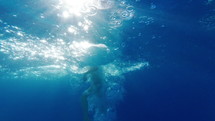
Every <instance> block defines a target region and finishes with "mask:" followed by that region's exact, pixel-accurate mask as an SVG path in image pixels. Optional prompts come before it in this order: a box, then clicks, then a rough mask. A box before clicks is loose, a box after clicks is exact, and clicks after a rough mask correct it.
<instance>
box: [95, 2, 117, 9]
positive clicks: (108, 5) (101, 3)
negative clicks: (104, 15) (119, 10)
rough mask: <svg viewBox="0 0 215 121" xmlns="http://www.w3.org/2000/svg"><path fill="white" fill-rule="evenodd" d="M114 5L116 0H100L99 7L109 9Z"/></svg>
mask: <svg viewBox="0 0 215 121" xmlns="http://www.w3.org/2000/svg"><path fill="white" fill-rule="evenodd" d="M113 5H114V0H99V2H98V6H97V7H98V8H99V9H109V8H111V7H113Z"/></svg>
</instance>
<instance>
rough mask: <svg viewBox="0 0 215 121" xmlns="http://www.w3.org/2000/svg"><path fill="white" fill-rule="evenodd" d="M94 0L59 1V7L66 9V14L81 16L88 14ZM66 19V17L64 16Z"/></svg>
mask: <svg viewBox="0 0 215 121" xmlns="http://www.w3.org/2000/svg"><path fill="white" fill-rule="evenodd" d="M93 1H95V0H61V1H60V3H61V5H62V6H63V7H64V8H65V9H67V11H68V13H70V14H72V15H76V16H81V15H82V13H84V12H90V11H89V8H90V7H91V6H92V5H91V3H93ZM66 17H67V16H66Z"/></svg>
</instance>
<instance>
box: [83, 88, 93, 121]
mask: <svg viewBox="0 0 215 121" xmlns="http://www.w3.org/2000/svg"><path fill="white" fill-rule="evenodd" d="M88 96H89V94H88V93H87V91H85V92H84V93H83V94H82V97H81V103H82V108H83V115H84V117H83V118H84V121H91V120H90V116H89V113H88V101H87V98H88Z"/></svg>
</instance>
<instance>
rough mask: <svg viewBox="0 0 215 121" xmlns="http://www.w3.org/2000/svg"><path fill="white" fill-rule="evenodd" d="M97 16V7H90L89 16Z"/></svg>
mask: <svg viewBox="0 0 215 121" xmlns="http://www.w3.org/2000/svg"><path fill="white" fill-rule="evenodd" d="M96 14H97V8H96V7H95V6H90V7H89V8H88V13H87V15H88V16H95V15H96Z"/></svg>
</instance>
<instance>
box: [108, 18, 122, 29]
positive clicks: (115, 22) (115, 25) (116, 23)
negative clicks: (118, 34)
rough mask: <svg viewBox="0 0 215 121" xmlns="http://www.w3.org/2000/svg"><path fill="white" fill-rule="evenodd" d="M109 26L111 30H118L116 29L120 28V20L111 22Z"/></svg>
mask: <svg viewBox="0 0 215 121" xmlns="http://www.w3.org/2000/svg"><path fill="white" fill-rule="evenodd" d="M110 26H111V27H112V28H118V27H121V26H122V21H121V20H117V19H116V20H113V21H111V22H110Z"/></svg>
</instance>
